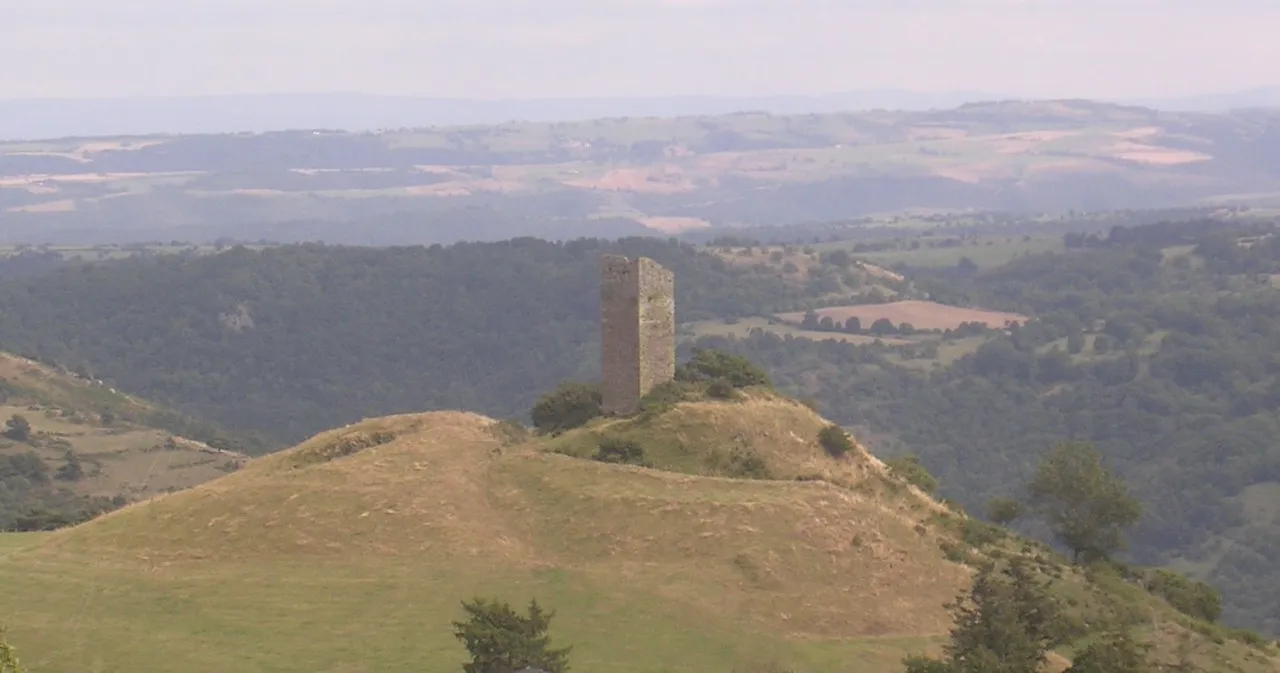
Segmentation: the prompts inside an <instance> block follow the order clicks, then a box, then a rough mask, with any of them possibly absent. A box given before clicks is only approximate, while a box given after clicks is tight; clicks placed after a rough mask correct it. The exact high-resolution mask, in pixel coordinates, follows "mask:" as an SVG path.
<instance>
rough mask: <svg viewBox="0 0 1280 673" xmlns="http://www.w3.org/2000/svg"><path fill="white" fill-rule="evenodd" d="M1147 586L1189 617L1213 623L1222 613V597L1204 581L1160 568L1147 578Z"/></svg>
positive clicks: (1148, 589)
mask: <svg viewBox="0 0 1280 673" xmlns="http://www.w3.org/2000/svg"><path fill="white" fill-rule="evenodd" d="M1146 587H1147V591H1150V592H1151V593H1152V594H1154V595H1156V596H1159V597H1161V598H1163V599H1164V600H1165V601H1167V602H1168V603H1169V605H1170V606H1172V607H1173V609H1175V610H1177V611H1178V612H1181V613H1182V614H1184V615H1187V616H1188V617H1193V618H1195V619H1203V620H1205V621H1206V622H1210V623H1212V622H1214V621H1217V619H1218V617H1219V616H1221V615H1222V598H1221V597H1220V596H1219V595H1218V592H1217V591H1216V590H1215V589H1214V588H1213V587H1211V586H1209V585H1208V584H1205V583H1204V582H1197V581H1195V580H1192V579H1189V578H1187V577H1184V576H1182V575H1179V574H1178V573H1175V572H1173V571H1171V570H1166V569H1164V568H1159V569H1156V570H1155V571H1154V572H1153V573H1151V575H1149V576H1148V577H1147V578H1146Z"/></svg>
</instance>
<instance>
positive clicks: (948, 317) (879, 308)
mask: <svg viewBox="0 0 1280 673" xmlns="http://www.w3.org/2000/svg"><path fill="white" fill-rule="evenodd" d="M815 312H816V313H817V314H818V316H819V318H826V317H829V318H831V319H832V320H833V321H835V322H837V323H843V322H844V321H846V320H848V319H849V318H857V319H858V320H859V322H861V323H862V326H863V328H864V329H865V328H867V327H869V326H870V325H871V323H873V322H875V321H877V320H880V319H881V318H887V319H888V320H889V321H890V322H892V323H893V324H894V325H901V324H902V323H910V324H911V325H912V326H914V327H916V328H917V329H940V330H946V329H955V328H957V327H959V326H960V324H961V323H966V322H968V323H974V322H978V323H982V324H984V325H987V326H988V327H993V328H999V327H1004V325H1005V324H1006V323H1008V322H1022V321H1025V320H1026V319H1027V317H1026V316H1023V315H1019V314H1017V313H1004V312H1001V311H987V310H984V309H976V308H961V307H958V306H947V305H945V304H939V303H937V302H932V301H920V300H907V301H895V302H889V303H887V304H858V305H855V306H829V307H827V308H821V309H816V311H815ZM778 318H780V319H782V320H785V321H787V322H791V323H795V324H799V323H800V321H801V320H803V319H804V312H802V311H797V312H793V313H781V314H779V315H778Z"/></svg>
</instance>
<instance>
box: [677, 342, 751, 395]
mask: <svg viewBox="0 0 1280 673" xmlns="http://www.w3.org/2000/svg"><path fill="white" fill-rule="evenodd" d="M714 379H725V380H727V381H728V382H729V383H730V385H732V386H733V387H734V388H746V387H747V386H768V387H772V385H773V384H772V383H771V382H770V381H769V375H768V374H765V373H764V370H763V369H760V368H759V367H757V366H755V365H754V364H752V363H751V361H750V360H748V359H746V358H744V357H742V356H740V355H731V354H729V353H722V352H720V351H714V350H709V349H705V348H695V349H694V351H693V357H691V358H689V360H688V362H685V363H684V364H682V365H680V366H679V367H676V380H677V381H709V380H714Z"/></svg>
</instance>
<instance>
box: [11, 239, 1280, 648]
mask: <svg viewBox="0 0 1280 673" xmlns="http://www.w3.org/2000/svg"><path fill="white" fill-rule="evenodd" d="M1228 227H1231V228H1230V230H1228V229H1227V228H1228ZM969 243H973V242H969ZM969 243H966V245H968V244H969ZM1064 243H1065V246H1064V245H1063V244H1064ZM824 245H826V244H824ZM832 245H834V244H832ZM826 249H827V250H833V249H832V248H826ZM985 249H986V248H984V247H982V246H978V247H972V246H971V247H970V248H959V249H957V250H959V253H957V254H970V253H967V252H966V251H967V250H974V251H976V252H973V253H971V254H975V255H976V254H979V253H980V252H982V251H983V250H985ZM1056 249H1058V250H1060V251H1059V252H1054V253H1050V254H1042V255H1034V256H1023V257H1020V258H1016V259H1013V261H1012V262H1009V263H1007V264H1003V265H1000V264H985V263H984V265H982V266H981V267H980V266H979V265H977V264H975V263H974V262H973V260H971V259H968V258H967V257H964V258H961V259H962V262H967V263H959V264H955V265H951V266H945V265H944V266H937V265H935V266H933V267H930V268H923V267H914V266H911V263H910V262H909V261H907V262H904V263H903V264H902V265H901V266H899V267H897V270H898V271H900V272H902V273H905V274H906V275H907V276H908V278H909V279H910V281H911V283H912V284H914V287H915V291H916V292H917V294H918V293H921V292H924V293H928V294H930V295H931V296H932V298H934V299H936V300H939V301H942V302H944V303H951V304H959V305H967V306H981V307H984V308H989V309H1002V310H1007V311H1012V312H1017V313H1021V314H1024V315H1028V316H1031V318H1032V319H1031V320H1030V321H1029V322H1027V323H1026V324H1025V325H1024V326H1022V327H1017V328H1014V329H1012V330H1011V331H1010V332H1009V333H1005V332H1004V331H1001V330H987V329H984V328H980V327H974V326H973V325H968V326H965V327H964V328H962V329H954V330H950V331H949V332H947V333H945V334H943V333H931V332H929V331H928V330H916V331H915V333H914V334H912V335H905V334H902V333H898V334H895V335H893V336H891V337H886V338H884V339H882V340H880V341H876V339H875V338H874V337H872V336H867V335H865V334H862V335H858V336H850V337H849V338H848V339H846V340H844V341H837V340H830V341H822V340H815V337H816V338H817V339H821V338H822V337H823V334H821V333H819V332H812V331H809V332H804V331H801V332H799V333H800V334H801V336H800V337H796V336H795V333H793V332H785V333H784V332H781V331H774V330H773V329H772V328H774V327H776V326H775V325H773V324H772V323H770V324H768V325H766V324H765V320H766V319H765V318H764V317H751V316H770V315H772V314H774V313H777V312H781V311H788V310H800V309H802V308H809V307H813V306H815V305H820V304H823V303H830V302H836V301H839V300H840V298H839V296H838V295H839V292H840V291H844V290H846V289H848V287H849V285H851V284H856V282H857V281H858V279H856V278H848V277H844V276H841V275H840V273H841V272H839V271H836V269H839V268H841V267H842V266H843V267H848V265H849V261H848V259H847V257H848V256H847V255H836V254H834V253H832V252H822V251H821V250H814V251H813V252H811V253H810V252H803V251H800V250H796V249H791V250H790V252H787V253H785V254H784V253H783V251H782V250H781V249H777V250H774V251H773V252H769V251H767V250H761V249H759V248H757V249H756V250H755V251H754V252H750V251H743V252H749V253H750V254H748V255H747V256H739V255H738V254H737V253H727V252H725V251H724V250H718V251H716V250H712V249H709V248H698V247H695V246H691V245H688V244H677V243H674V242H667V241H660V240H655V239H640V238H637V239H625V240H622V241H620V242H617V243H606V242H602V241H598V240H578V241H573V242H568V243H558V244H557V243H548V242H544V241H539V240H534V239H517V240H514V241H509V242H504V243H486V244H460V245H456V246H450V247H440V246H432V247H430V248H421V247H418V248H391V249H383V250H371V249H361V248H340V247H339V248H335V247H324V246H318V245H315V246H298V247H281V248H272V249H267V250H262V251H250V250H246V249H234V250H231V251H229V252H226V253H223V254H219V255H211V256H205V257H190V258H179V257H164V256H157V257H154V258H150V259H131V260H122V261H117V262H105V263H98V264H92V265H80V264H73V265H71V266H69V267H67V268H63V269H58V270H55V271H52V272H50V273H48V274H45V275H42V276H39V277H34V278H32V277H28V278H20V279H16V280H11V281H8V282H5V283H2V284H0V307H3V310H2V311H0V346H3V347H4V348H8V349H11V350H16V351H18V352H21V353H25V354H28V355H31V356H38V357H39V358H40V359H41V360H43V361H46V362H57V363H61V364H64V365H66V366H68V367H72V368H81V369H83V370H85V372H86V373H88V374H91V375H93V376H97V377H101V378H104V379H107V380H109V381H110V382H112V384H113V385H116V386H118V387H120V388H121V389H123V390H126V391H129V392H133V393H135V394H141V395H144V396H146V397H148V398H150V399H155V400H157V401H160V402H164V403H169V404H172V405H175V406H177V407H179V408H181V409H182V410H184V411H187V412H189V413H192V414H195V415H198V416H202V417H205V418H209V419H211V420H214V421H217V422H219V423H221V424H223V425H225V426H228V427H233V428H237V429H255V430H260V431H263V432H268V433H271V434H272V435H273V437H274V438H275V439H276V441H277V442H279V443H281V444H283V443H286V442H289V441H294V440H297V439H300V438H302V437H305V436H307V435H308V434H310V433H313V432H316V431H319V430H322V429H325V428H329V427H333V426H337V425H341V424H343V423H347V422H352V421H355V420H358V419H359V418H361V417H364V416H373V415H383V414H389V413H395V412H400V411H413V410H424V409H468V410H476V411H481V412H484V413H487V414H490V415H495V416H499V417H511V416H522V417H527V413H528V410H529V408H530V405H531V404H532V402H533V400H534V399H535V397H536V396H537V395H538V394H539V393H540V392H542V391H544V390H546V389H548V388H550V387H551V386H553V385H554V384H555V383H556V382H558V381H561V380H565V379H585V380H590V379H592V378H594V377H595V375H596V371H597V367H598V362H597V359H598V327H597V324H596V317H597V313H596V312H597V302H598V286H597V282H598V254H599V253H600V252H601V251H604V250H609V251H614V252H621V253H624V254H630V255H647V256H650V257H653V258H655V259H657V260H658V261H660V262H661V263H663V264H666V265H668V266H669V267H671V268H672V269H673V270H674V271H675V273H676V278H677V311H678V319H679V320H680V322H682V323H686V324H687V323H691V322H695V321H699V322H700V324H702V325H704V326H705V325H712V326H714V325H719V326H720V327H722V328H724V330H728V331H731V330H733V329H735V328H736V327H741V328H742V334H743V336H741V337H738V338H727V337H704V338H703V339H702V340H701V341H700V342H699V343H701V344H702V345H710V346H715V347H719V348H723V349H726V350H731V351H735V352H740V353H744V354H747V355H749V356H750V357H751V358H752V359H753V360H755V361H757V362H760V363H761V364H762V365H764V366H765V367H766V368H767V369H768V370H769V372H770V374H771V375H772V376H773V377H774V378H775V379H776V381H777V382H778V383H779V385H780V387H781V388H782V389H783V390H785V391H787V392H789V393H793V394H798V395H805V396H812V397H814V398H816V400H817V401H818V403H819V405H820V407H821V409H822V410H823V412H824V413H825V414H826V415H828V416H830V417H832V418H833V419H834V420H837V421H839V422H842V423H845V424H848V425H852V426H856V427H858V428H860V432H861V433H862V435H863V436H864V437H865V438H866V439H867V440H868V441H869V443H870V445H871V446H872V447H873V449H875V450H877V451H883V452H885V453H887V454H895V453H915V454H917V455H919V456H920V458H921V460H922V462H923V465H924V467H926V468H927V469H928V470H930V471H931V472H933V473H935V474H936V475H937V476H938V477H939V478H940V481H941V483H942V484H944V487H943V492H942V495H944V496H947V497H951V498H954V499H956V500H959V501H960V502H961V503H962V504H964V505H965V506H966V507H968V508H969V509H970V511H972V512H974V513H981V512H982V511H983V505H984V502H985V501H986V500H987V498H989V497H991V496H998V495H1006V494H1007V492H1006V489H1007V486H1006V485H1008V484H1016V483H1023V482H1024V481H1025V478H1026V477H1027V475H1028V472H1029V471H1030V470H1031V469H1032V466H1033V465H1034V464H1035V463H1036V461H1037V460H1038V459H1039V457H1040V456H1041V455H1042V454H1043V453H1044V452H1045V451H1047V450H1048V449H1049V447H1050V445H1051V444H1052V443H1053V442H1055V441H1057V440H1061V439H1067V438H1072V439H1081V440H1087V441H1091V442H1094V443H1095V444H1097V445H1098V446H1099V447H1100V448H1101V449H1102V450H1103V451H1104V452H1105V453H1106V455H1107V456H1108V458H1109V460H1111V461H1113V463H1114V464H1115V466H1116V468H1117V469H1118V471H1119V472H1120V473H1121V474H1122V475H1123V476H1124V477H1125V479H1126V480H1127V481H1128V482H1129V483H1130V484H1132V485H1133V487H1134V489H1135V491H1136V492H1137V494H1138V495H1139V496H1140V497H1141V499H1142V501H1143V505H1144V510H1145V512H1147V514H1146V515H1145V518H1144V519H1143V521H1142V522H1141V523H1140V524H1139V526H1138V527H1137V529H1136V531H1135V533H1134V535H1133V536H1132V538H1131V539H1132V549H1131V551H1132V553H1133V554H1134V555H1135V556H1136V557H1137V558H1138V559H1139V560H1141V561H1143V562H1147V563H1157V562H1159V563H1170V564H1173V565H1175V566H1177V567H1179V568H1180V569H1183V570H1186V571H1188V572H1190V573H1192V574H1194V575H1196V576H1198V577H1201V578H1204V579H1207V580H1209V581H1211V582H1212V583H1213V584H1214V585H1216V586H1218V587H1219V588H1220V589H1222V590H1223V592H1224V594H1225V597H1226V611H1225V618H1226V619H1227V620H1228V621H1230V622H1232V623H1236V624H1242V625H1251V626H1255V627H1260V628H1264V629H1267V630H1269V631H1271V632H1277V631H1280V600H1277V599H1276V598H1274V596H1277V595H1280V571H1277V570H1276V569H1275V564H1274V562H1273V560H1274V559H1275V558H1277V556H1278V555H1280V448H1278V447H1280V444H1278V443H1277V441H1276V439H1275V438H1276V437H1277V435H1280V411H1278V407H1280V356H1277V355H1276V353H1278V352H1280V290H1278V289H1276V288H1275V287H1273V279H1274V278H1275V277H1276V276H1275V275H1273V274H1277V273H1280V238H1277V237H1275V236H1273V235H1272V227H1271V225H1269V224H1265V225H1255V224H1247V223H1236V224H1233V225H1228V224H1224V223H1223V222H1219V221H1203V222H1191V223H1185V224H1180V225H1179V224H1162V225H1151V226H1142V227H1131V228H1123V227H1120V228H1116V229H1113V230H1112V232H1111V234H1110V235H1109V236H1107V235H1101V236H1100V235H1092V234H1090V235H1084V234H1069V235H1068V236H1066V238H1065V240H1062V239H1059V240H1058V241H1057V246H1056ZM849 250H854V249H853V248H849ZM775 253H776V254H775ZM855 254H856V253H855ZM806 255H808V256H806ZM775 258H776V259H777V260H780V261H779V262H778V264H779V266H778V267H777V268H775V267H770V266H768V264H769V263H770V260H773V259H775ZM793 259H794V260H797V261H798V262H802V263H803V264H801V265H800V266H802V267H803V268H800V267H798V266H797V265H796V264H793V262H792V261H791V260H793ZM993 259H994V258H993ZM738 260H744V261H742V262H739V261H738ZM805 265H808V266H805ZM785 267H791V268H792V270H791V271H787V270H786V268H785ZM833 291H835V294H834V295H833V294H832V293H833ZM845 301H846V302H847V301H848V297H847V296H846V297H845ZM749 317H750V319H749V320H748V319H747V318H749ZM722 318H729V320H727V321H726V320H721V319H722ZM738 318H742V319H743V320H741V321H740V322H739V321H738V320H737V319H738ZM756 324H759V325H765V327H761V328H757V327H751V326H750V325H756ZM891 327H892V326H891ZM748 331H750V333H749V334H748ZM708 333H709V332H708ZM720 333H723V330H722V332H720ZM833 336H841V337H845V336H847V335H833ZM690 345H691V344H690V342H688V341H686V342H685V343H684V344H683V346H682V348H687V347H689V346H690ZM1031 532H1034V531H1031Z"/></svg>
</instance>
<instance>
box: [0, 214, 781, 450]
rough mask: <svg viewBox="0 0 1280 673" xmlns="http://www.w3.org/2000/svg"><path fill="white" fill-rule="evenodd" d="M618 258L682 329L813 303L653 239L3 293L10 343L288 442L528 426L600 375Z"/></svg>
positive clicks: (197, 266) (160, 263)
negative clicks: (605, 296)
mask: <svg viewBox="0 0 1280 673" xmlns="http://www.w3.org/2000/svg"><path fill="white" fill-rule="evenodd" d="M604 250H609V251H616V252H621V253H625V254H630V255H646V256H649V257H652V258H654V259H657V260H658V261H660V262H661V263H663V264H665V265H667V266H668V267H669V268H671V269H673V270H674V271H675V273H676V276H677V278H679V279H680V281H679V284H678V288H677V293H678V296H677V303H676V305H677V311H678V317H679V318H680V319H681V320H698V319H702V318H707V317H715V316H719V315H736V314H744V313H751V312H755V311H759V310H781V309H784V308H786V307H789V306H792V305H794V304H795V302H796V301H798V300H799V298H800V297H801V296H802V295H803V292H804V288H803V287H795V286H792V285H789V284H787V283H784V282H783V281H782V280H781V279H779V278H777V277H775V276H772V275H764V274H759V273H757V272H754V271H752V270H749V269H741V268H737V267H733V266H731V265H729V264H726V263H725V262H724V261H723V260H721V259H720V258H718V257H716V256H714V255H712V254H709V253H707V252H700V251H698V250H697V249H696V248H694V247H693V246H691V245H688V244H677V243H673V242H667V241H661V240H657V239H648V238H635V239H625V240H622V241H621V242H618V243H604V242H601V241H598V240H578V241H575V242H571V243H566V244H555V243H548V242H545V241H541V240H535V239H516V240H513V241H509V242H505V243H489V244H459V245H456V246H451V247H448V248H444V247H440V246H432V247H430V248H424V247H413V248H390V249H368V248H342V247H324V246H319V245H313V246H300V247H281V248H272V249H267V250H262V251H251V250H248V249H243V248H239V249H235V250H231V251H228V252H227V253H224V254H220V255H212V256H207V257H188V258H183V257H177V256H157V257H154V258H150V259H143V258H137V259H128V260H121V261H117V262H106V263H101V264H82V265H73V266H70V267H68V268H64V269H60V270H58V271H56V272H53V273H51V274H49V275H44V276H41V277H39V278H28V279H24V280H20V281H14V282H11V283H8V284H4V285H2V286H0V307H3V310H0V345H2V346H3V347H4V348H6V349H9V350H11V351H14V352H18V353H22V354H24V355H28V356H30V357H33V358H38V359H40V360H42V361H45V362H55V363H58V364H61V365H63V366H67V367H70V368H75V369H80V370H83V371H84V372H85V373H87V374H90V375H92V376H95V377H99V378H102V379H105V380H108V381H110V382H112V383H113V384H114V385H117V386H118V387H120V388H122V389H124V390H128V391H131V392H134V393H135V394H140V395H143V396H146V397H148V398H149V399H154V400H157V401H161V402H165V403H169V404H172V405H174V406H176V407H179V408H181V409H184V410H186V411H190V412H192V413H195V414H197V415H199V416H201V417H204V418H209V419H212V420H216V421H218V422H221V423H224V424H226V425H228V426H230V427H235V428H243V429H252V430H260V431H263V432H266V433H269V434H271V435H272V436H273V437H274V438H275V439H276V440H277V441H279V442H280V443H281V444H283V443H285V442H290V441H297V440H300V439H302V438H305V437H307V436H308V435H310V434H313V433H315V432H319V431H321V430H324V429H326V428H330V427H333V426H335V425H341V424H343V423H347V422H352V421H357V420H359V419H360V418H362V417H364V416H371V415H382V414H388V413H394V412H400V411H417V410H423V409H469V410H475V411H480V412H484V413H487V414H492V415H495V416H499V417H510V416H516V415H521V416H523V415H524V414H525V413H526V412H527V410H528V409H529V406H530V405H531V404H532V403H533V401H534V398H535V397H536V396H537V394H539V393H540V392H542V391H544V390H546V389H547V388H548V387H549V386H551V385H554V384H555V383H556V382H557V381H559V380H562V379H566V378H575V377H576V378H591V377H593V376H594V375H595V372H596V371H597V369H598V360H599V328H598V326H597V320H598V310H599V309H598V307H599V289H598V288H599V285H598V284H599V254H600V252H601V251H604Z"/></svg>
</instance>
